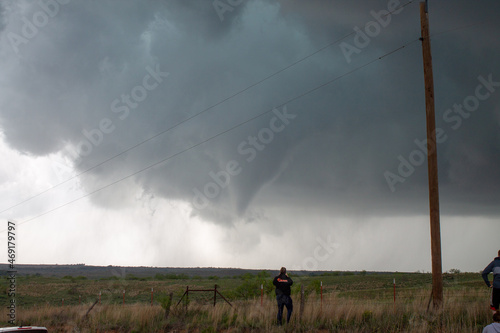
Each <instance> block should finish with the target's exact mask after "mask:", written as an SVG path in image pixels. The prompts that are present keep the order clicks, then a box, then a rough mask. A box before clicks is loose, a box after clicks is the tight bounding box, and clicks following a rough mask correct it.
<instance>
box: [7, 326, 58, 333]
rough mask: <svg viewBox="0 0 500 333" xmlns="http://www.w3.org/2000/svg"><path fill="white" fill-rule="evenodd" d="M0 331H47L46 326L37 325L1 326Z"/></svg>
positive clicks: (42, 332) (45, 332) (41, 332)
mask: <svg viewBox="0 0 500 333" xmlns="http://www.w3.org/2000/svg"><path fill="white" fill-rule="evenodd" d="M0 332H31V333H47V332H48V331H47V328H45V327H39V326H17V327H3V328H0Z"/></svg>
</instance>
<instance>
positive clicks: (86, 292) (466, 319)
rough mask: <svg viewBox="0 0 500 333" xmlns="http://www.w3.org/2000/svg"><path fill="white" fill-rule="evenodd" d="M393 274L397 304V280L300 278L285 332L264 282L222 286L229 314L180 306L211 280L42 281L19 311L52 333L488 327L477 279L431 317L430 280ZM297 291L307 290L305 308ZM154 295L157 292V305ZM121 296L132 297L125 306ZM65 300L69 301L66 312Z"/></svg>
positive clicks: (453, 292) (460, 285)
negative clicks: (186, 296)
mask: <svg viewBox="0 0 500 333" xmlns="http://www.w3.org/2000/svg"><path fill="white" fill-rule="evenodd" d="M396 274H399V275H396V280H397V281H399V283H400V285H398V287H397V291H396V302H395V303H394V298H393V297H394V296H393V286H392V281H393V280H392V279H393V277H394V274H392V275H391V274H389V273H387V274H378V275H372V274H367V275H362V274H357V275H335V276H334V275H332V276H307V277H299V278H296V283H295V285H296V287H295V288H294V289H293V291H294V294H293V295H292V298H293V300H294V313H293V316H292V321H291V323H290V324H289V325H285V326H283V327H278V326H277V325H276V324H275V318H276V302H275V300H274V298H273V293H272V287H270V285H269V281H268V280H266V281H265V282H266V287H265V288H264V289H265V294H264V297H263V299H262V304H261V298H260V283H259V280H260V279H261V278H262V276H261V277H258V276H254V277H249V276H246V277H241V278H239V279H235V278H231V279H229V278H227V279H224V278H221V279H217V280H216V283H217V284H218V286H219V287H218V288H219V289H218V290H220V291H221V293H222V294H224V295H225V296H226V297H227V298H228V299H229V300H230V301H231V303H232V306H230V305H228V304H227V303H225V302H223V301H222V300H221V299H220V298H219V299H218V300H217V304H216V306H213V293H210V292H208V293H199V294H200V295H194V294H190V298H189V303H188V304H186V303H185V302H184V301H181V303H180V304H179V305H178V306H177V302H178V301H179V300H180V298H181V296H182V294H183V292H184V290H185V288H186V285H190V288H195V287H196V286H198V287H202V288H207V287H210V286H211V287H212V288H213V285H214V284H213V283H214V280H215V279H214V278H212V279H199V280H192V279H190V280H182V281H179V280H163V281H154V280H152V279H151V280H145V281H140V280H124V281H105V280H80V281H78V280H75V279H73V280H71V279H60V278H58V279H41V278H38V279H33V281H31V283H28V284H26V285H25V286H24V287H21V286H22V285H23V284H21V283H20V284H19V294H20V295H23V293H24V294H25V296H24V302H25V303H26V304H24V305H21V304H20V305H19V306H18V307H17V309H16V311H17V319H18V323H24V324H27V325H29V324H32V325H40V326H46V327H47V328H49V330H50V332H283V331H287V332H481V330H482V328H483V327H484V326H485V325H487V324H489V323H490V322H491V311H490V310H489V309H488V293H489V290H488V288H486V286H484V284H483V282H482V280H481V278H480V276H479V274H469V273H467V274H464V273H461V274H454V275H447V276H445V303H444V305H443V308H442V309H441V310H439V311H429V310H428V305H429V296H430V282H429V280H430V276H429V274H422V273H408V274H403V273H396ZM66 280H69V281H66ZM320 280H321V281H322V282H323V285H324V288H323V300H322V301H321V297H320V289H319V290H318V286H319V284H318V281H320ZM28 281H29V279H27V280H26V281H24V282H28ZM21 282H23V281H21ZM300 285H303V286H304V290H305V296H304V305H303V307H301V304H300V298H301V296H300V292H299V290H300ZM151 286H153V287H151ZM191 286H193V287H191ZM242 286H243V287H244V288H242ZM105 288H107V289H105ZM151 288H154V290H156V292H155V300H154V302H153V305H151V303H150V290H151ZM75 289H76V290H75ZM121 289H124V290H125V289H126V290H127V299H126V302H125V304H123V298H122V297H123V294H122V292H119V291H120V290H121ZM255 289H257V290H255ZM99 290H107V293H102V299H101V303H100V304H99V303H98V304H96V305H95V306H94V307H93V308H92V310H91V311H90V312H89V313H88V315H87V316H86V315H85V314H86V313H87V311H88V310H89V308H90V307H91V305H92V303H93V302H92V300H94V299H95V297H92V295H96V294H97V293H98V292H99ZM169 292H172V293H173V294H174V297H173V302H172V303H171V306H170V307H169V314H168V317H167V318H165V308H166V307H168V305H167V304H166V302H163V306H162V305H161V303H162V296H163V295H166V294H167V293H169ZM201 294H203V295H201ZM50 295H52V296H50ZM54 295H56V296H54ZM61 295H62V296H65V297H66V299H65V304H64V305H63V304H62V299H61V298H60V296H61ZM81 295H83V296H81ZM20 299H21V300H23V297H21V296H20ZM163 299H167V298H163ZM78 302H81V304H78ZM57 303H59V304H57ZM4 309H5V307H4ZM430 310H432V305H431V309H430ZM285 311H286V310H285ZM4 312H6V310H4ZM3 318H5V317H3ZM1 324H2V325H5V324H6V321H4V320H2V322H1ZM5 326H7V325H5Z"/></svg>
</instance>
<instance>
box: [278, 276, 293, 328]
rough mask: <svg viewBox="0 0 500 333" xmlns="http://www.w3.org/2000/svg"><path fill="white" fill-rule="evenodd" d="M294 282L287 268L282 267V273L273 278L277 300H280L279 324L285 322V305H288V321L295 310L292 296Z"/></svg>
mask: <svg viewBox="0 0 500 333" xmlns="http://www.w3.org/2000/svg"><path fill="white" fill-rule="evenodd" d="M292 284H293V281H292V279H290V277H289V276H288V274H287V273H286V268H285V267H281V269H280V274H279V275H278V276H276V277H275V278H274V280H273V285H275V286H276V301H277V302H278V325H281V324H282V323H283V307H285V306H286V322H287V324H288V323H289V322H290V317H291V316H292V311H293V302H292V298H291V297H290V292H291V290H290V287H291V285H292Z"/></svg>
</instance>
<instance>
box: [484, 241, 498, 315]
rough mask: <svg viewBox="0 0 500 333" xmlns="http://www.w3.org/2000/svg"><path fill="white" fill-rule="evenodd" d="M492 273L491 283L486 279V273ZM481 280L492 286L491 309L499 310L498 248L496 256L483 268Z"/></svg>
mask: <svg viewBox="0 0 500 333" xmlns="http://www.w3.org/2000/svg"><path fill="white" fill-rule="evenodd" d="M490 273H493V284H491V283H490V281H489V280H488V274H490ZM482 276H483V280H484V282H485V283H486V285H487V286H488V287H490V288H493V291H492V294H491V309H492V310H500V309H499V303H500V250H498V257H496V258H495V259H493V261H492V262H490V264H489V265H488V266H486V268H485V269H484V270H483V274H482Z"/></svg>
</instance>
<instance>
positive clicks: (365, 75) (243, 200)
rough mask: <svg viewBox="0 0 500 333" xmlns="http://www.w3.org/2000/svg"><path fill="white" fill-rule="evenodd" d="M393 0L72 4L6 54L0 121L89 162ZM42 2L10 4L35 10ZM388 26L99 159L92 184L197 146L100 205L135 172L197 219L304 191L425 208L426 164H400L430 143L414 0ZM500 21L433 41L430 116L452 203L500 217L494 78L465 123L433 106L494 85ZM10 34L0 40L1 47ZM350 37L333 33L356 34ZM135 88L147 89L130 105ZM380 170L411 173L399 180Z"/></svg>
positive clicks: (340, 203) (483, 10)
mask: <svg viewBox="0 0 500 333" xmlns="http://www.w3.org/2000/svg"><path fill="white" fill-rule="evenodd" d="M397 3H400V4H405V3H406V2H399V1H376V2H363V3H356V4H354V3H349V4H346V3H345V2H340V1H337V2H331V1H320V0H316V1H308V2H302V1H244V2H242V3H241V4H239V5H238V6H234V8H233V9H234V10H232V11H228V12H225V13H224V20H221V19H220V16H219V14H218V13H217V11H216V9H215V8H214V6H213V3H212V2H211V1H194V0H193V1H181V0H178V1H164V2H148V5H147V6H146V5H144V3H142V2H132V1H127V2H123V3H122V2H120V5H119V6H117V5H116V2H113V1H105V2H101V1H99V2H97V1H96V2H82V1H73V2H71V3H70V4H67V5H65V6H64V8H63V7H61V8H60V12H59V13H58V15H57V16H55V17H54V18H52V19H51V21H50V22H49V23H48V24H47V25H46V26H44V27H43V29H40V32H39V34H38V35H37V36H36V37H35V38H33V39H32V40H30V41H29V43H27V44H26V45H24V44H23V45H20V46H19V49H20V50H19V54H15V53H13V54H12V56H11V57H8V56H6V60H5V61H6V62H7V63H8V64H9V66H8V67H7V68H6V69H5V77H6V78H8V79H3V81H2V85H3V86H4V92H3V93H2V102H1V103H2V111H1V123H2V130H3V132H4V133H5V136H6V140H7V141H8V142H9V144H10V145H11V146H12V147H14V148H16V149H18V150H21V151H25V152H28V153H30V154H33V155H43V154H48V153H50V152H55V151H58V150H63V151H64V152H65V154H67V155H68V156H70V157H71V158H72V159H74V161H75V165H76V166H77V167H78V168H79V169H80V170H86V169H87V168H89V167H92V166H94V165H97V164H98V163H100V162H102V161H104V160H106V159H108V158H110V157H112V156H114V155H116V154H118V153H120V152H122V151H123V150H125V149H128V148H129V147H132V146H134V145H136V144H137V143H139V142H143V141H144V140H147V139H148V138H150V137H152V136H153V135H155V134H157V133H160V132H162V131H165V130H166V129H168V128H171V127H173V126H175V125H176V124H178V123H179V122H181V121H183V120H185V119H187V118H188V117H191V116H193V115H196V114H197V113H200V112H202V111H204V110H206V109H207V108H209V107H210V106H213V105H215V104H217V103H219V102H220V101H222V100H224V99H225V98H227V97H229V96H232V95H233V94H235V93H237V92H239V91H241V90H243V89H245V88H247V87H249V86H250V85H252V84H253V83H255V82H258V81H259V80H261V79H262V78H264V77H267V76H268V75H269V74H272V73H275V72H277V71H279V70H280V69H282V68H284V67H285V66H288V65H289V64H291V63H293V62H295V61H297V60H299V59H301V58H303V57H305V56H307V55H308V54H311V53H313V52H314V51H316V50H318V49H319V48H321V47H323V46H324V45H326V44H327V43H329V42H332V41H335V40H338V39H339V38H340V37H343V36H346V35H347V34H349V33H351V32H354V31H356V30H354V29H355V28H356V27H357V28H359V29H361V30H363V29H365V24H366V23H369V22H370V21H374V22H375V21H376V18H375V16H374V15H379V14H380V13H383V11H384V10H387V8H389V7H390V6H392V5H394V4H397ZM447 5H449V6H453V7H451V8H453V10H452V11H450V10H449V7H448V6H447ZM33 6H34V7H36V5H32V7H33ZM432 6H435V12H432V15H431V17H430V18H431V27H432V30H433V32H440V31H445V30H450V29H453V28H455V27H460V26H463V25H464V23H465V24H469V23H470V24H476V23H481V22H487V21H488V20H491V19H493V18H495V17H497V14H498V13H500V8H499V5H498V4H497V3H496V2H493V1H484V2H481V3H480V4H472V3H470V2H466V1H459V2H447V3H446V5H445V4H444V3H441V4H440V5H438V4H436V5H434V4H431V9H432V8H433V7H432ZM37 10H40V9H39V8H31V10H26V11H25V12H23V13H21V14H19V13H17V14H16V15H17V16H15V15H14V14H13V15H14V16H15V17H18V18H19V17H22V15H25V16H26V17H29V16H30V15H29V14H31V13H33V12H35V11H37ZM372 12H374V13H375V14H373V13H372ZM26 13H28V14H26ZM378 17H380V16H378ZM386 20H387V18H386ZM19 22H20V23H19ZM386 22H387V26H386V27H381V28H380V31H379V32H378V33H377V34H376V36H373V37H371V38H370V42H369V43H367V45H364V46H363V47H360V46H359V45H358V46H357V48H358V49H359V51H360V52H359V53H353V54H351V56H350V61H347V58H346V56H345V53H343V51H342V49H341V47H340V42H339V43H337V44H335V45H332V46H331V47H330V48H329V49H326V50H324V51H323V52H321V53H318V54H317V55H315V56H313V57H311V58H309V59H306V60H305V61H303V62H301V63H299V64H297V65H296V66H294V67H293V68H290V69H288V70H286V71H284V72H282V73H280V74H278V75H276V76H274V77H272V78H270V79H269V80H266V81H265V82H263V83H261V84H259V85H258V86H255V87H252V88H251V89H249V90H246V91H245V92H243V93H241V94H239V95H237V96H235V97H234V98H232V99H230V100H228V101H226V102H224V103H222V104H220V105H217V106H216V107H213V108H211V109H210V110H208V111H207V112H204V113H203V114H202V115H200V116H197V117H195V118H193V119H192V120H189V121H187V122H186V123H184V124H182V125H181V126H179V127H176V128H175V129H172V130H170V131H168V132H167V133H165V134H163V135H161V136H158V137H156V138H155V139H153V140H149V141H147V143H145V144H143V145H140V146H139V147H137V148H136V149H133V150H130V151H128V152H127V153H126V154H123V155H121V156H120V157H118V158H116V159H113V160H112V161H110V162H108V163H106V164H104V165H102V166H99V167H98V168H96V169H93V170H92V171H91V172H90V173H89V174H87V175H86V176H83V177H82V183H83V185H84V187H85V188H86V189H87V190H88V191H93V190H95V189H98V188H100V187H103V186H105V185H106V184H108V183H110V182H111V181H114V180H118V179H121V178H123V177H126V176H128V175H130V174H132V173H134V172H137V171H139V170H142V169H144V168H147V167H148V166H151V165H153V164H155V163H157V162H159V161H162V160H164V159H166V158H167V157H169V156H173V155H175V154H177V153H179V152H182V151H184V150H186V149H189V148H190V147H192V146H193V145H197V146H196V147H194V148H192V149H189V150H187V151H185V152H184V153H182V154H180V155H178V156H175V157H173V158H171V159H168V160H167V161H165V162H163V163H161V164H158V165H156V166H155V167H152V168H149V169H147V170H145V171H143V172H141V173H138V174H137V175H135V176H134V177H133V181H132V182H130V183H129V182H127V184H129V185H128V186H121V187H120V192H121V196H117V195H113V187H111V188H109V189H106V190H105V191H103V192H101V193H98V194H97V195H95V196H93V197H92V198H93V200H94V202H95V203H97V204H100V205H104V206H108V205H110V206H113V207H117V206H119V205H120V201H121V200H123V195H124V193H125V194H126V193H127V188H131V186H133V184H135V185H136V186H139V187H142V188H144V189H145V190H146V191H147V192H148V193H151V194H152V195H158V196H162V197H166V198H171V199H179V200H183V201H187V202H189V203H191V204H192V205H193V209H194V210H193V213H194V214H199V215H201V216H203V217H205V218H207V219H211V220H213V221H215V222H220V223H230V222H231V221H233V220H234V219H235V218H240V217H243V218H248V220H253V219H254V216H256V215H255V214H256V213H255V212H256V211H255V210H254V208H257V207H255V205H258V204H257V202H260V203H259V205H262V200H263V198H265V205H269V206H273V203H280V205H281V204H283V205H284V206H286V204H289V205H295V204H296V203H297V202H300V203H302V204H304V205H307V206H312V207H317V209H318V211H321V212H323V213H324V214H327V215H328V214H332V213H335V214H341V215H352V214H359V215H368V214H370V215H373V214H375V215H380V216H388V215H401V214H425V212H426V209H427V194H426V193H427V192H426V191H427V188H426V186H427V185H426V182H427V178H426V164H425V163H423V164H421V165H416V166H411V168H413V171H412V172H408V173H409V175H408V176H406V175H405V176H404V177H403V176H402V175H401V174H400V173H399V171H398V170H399V168H403V169H404V167H400V165H401V163H406V162H401V161H402V159H404V160H405V161H407V160H409V158H410V155H411V154H412V152H414V151H420V150H419V146H418V145H417V144H416V143H415V140H417V141H419V142H421V141H422V140H423V139H425V113H424V100H423V98H424V97H423V74H422V60H421V49H420V45H419V42H418V41H417V42H414V43H412V44H409V43H410V42H412V41H415V40H417V39H418V38H419V36H420V26H419V12H418V4H417V3H414V4H410V5H408V6H405V7H404V8H402V9H401V10H399V11H398V13H397V14H394V15H392V16H391V21H390V22H389V21H386ZM21 29H22V21H17V23H16V22H13V19H12V18H11V19H10V23H9V25H8V26H7V27H6V29H5V31H18V32H19V31H21ZM498 30H499V26H498V24H497V23H493V24H492V23H488V24H483V25H477V26H472V27H469V28H467V29H462V30H456V31H452V32H449V33H447V34H442V35H437V36H435V37H434V38H433V58H434V66H435V70H434V72H435V82H436V118H437V125H438V126H440V127H441V128H442V129H443V131H445V134H446V136H447V139H446V140H444V142H442V143H441V144H440V145H439V159H440V160H439V162H440V165H439V167H440V181H441V184H442V188H441V192H442V203H443V209H444V211H446V212H447V213H448V214H457V213H459V214H479V213H482V212H484V213H485V214H497V213H498V212H497V205H496V204H495V202H498V199H499V198H498V196H499V192H498V189H497V188H498V186H496V185H498V184H499V180H500V179H499V176H498V173H497V172H496V170H497V167H498V162H499V161H498V159H499V158H498V156H500V155H499V154H498V152H499V148H500V147H499V140H498V124H499V112H500V110H499V108H498V102H499V100H500V88H498V87H496V86H494V87H493V88H494V90H495V91H491V92H490V96H489V97H488V98H486V99H484V100H481V101H480V105H479V106H478V108H477V110H476V111H473V112H469V114H470V115H469V117H467V118H463V119H462V120H463V121H462V123H461V125H460V126H459V128H456V129H454V128H453V127H452V125H453V124H454V122H450V121H448V120H446V119H445V118H444V117H443V115H444V113H445V112H446V110H447V109H450V108H451V109H452V110H453V106H454V104H460V103H464V100H466V98H467V97H468V96H471V95H472V96H473V95H474V93H475V89H476V87H477V86H478V85H479V84H481V81H480V80H479V79H478V78H479V76H482V77H483V78H486V79H488V77H489V76H491V77H492V80H493V81H494V82H497V81H500V72H498V69H497V66H496V59H495V57H496V55H498V51H499V50H498V45H497V44H495V43H494V42H493V41H494V38H495V37H494V36H497V35H498V32H499V31H498ZM5 31H4V33H3V36H2V40H3V46H2V47H3V48H5V47H8V46H9V42H8V40H7V39H6V35H5ZM354 38H355V35H354V34H353V35H350V36H348V37H347V38H346V39H344V40H343V42H345V43H349V44H350V45H351V46H356V44H355V39H354ZM406 44H409V45H408V46H407V47H406V48H405V49H403V50H401V51H399V52H397V53H395V54H392V55H390V56H387V57H385V58H383V59H380V60H378V61H376V62H374V63H373V64H371V65H370V66H367V67H364V68H362V69H359V70H357V69H358V68H359V67H361V66H363V65H364V64H366V63H368V62H369V61H372V60H375V59H377V58H378V57H381V56H383V55H385V54H387V53H389V52H391V51H393V50H395V49H397V48H399V47H401V46H402V45H406ZM353 70H355V71H354V72H353V73H351V74H349V75H347V76H345V77H342V78H341V79H339V80H338V81H335V82H333V83H331V84H329V85H327V86H325V87H323V88H321V89H319V90H317V91H314V92H311V93H310V94H307V95H305V96H303V97H301V98H298V99H295V98H296V97H297V96H299V95H301V94H303V93H305V92H307V91H309V90H310V89H312V88H315V87H317V86H319V85H321V84H323V83H325V82H327V81H329V80H332V79H334V78H337V77H340V76H341V75H343V74H344V73H347V72H350V71H353ZM153 86H154V88H153ZM147 87H149V88H151V89H149V88H148V89H146V88H147ZM497 90H498V91H497ZM144 92H146V94H147V97H144V96H145V95H144ZM134 94H135V96H140V97H141V96H142V97H144V98H142V97H141V98H136V99H135V100H132V101H131V100H130V98H133V97H131V96H134ZM137 94H142V95H137ZM127 96H128V97H127ZM127 99H128V102H127ZM273 109H275V111H274V112H273V111H272V110H273ZM264 111H269V112H268V113H267V114H265V115H262V116H260V117H258V118H257V119H255V120H253V121H251V122H249V123H246V124H244V125H242V126H239V127H237V128H235V129H234V130H232V131H230V132H228V133H225V134H223V135H221V136H218V137H217V138H215V139H213V140H209V141H208V142H206V143H204V144H201V145H198V144H199V143H200V142H203V141H205V140H208V139H210V138H212V137H213V136H216V135H218V134H219V133H222V132H225V131H227V130H228V129H230V128H232V127H235V126H238V125H239V124H240V123H242V122H244V121H246V120H248V119H250V118H252V117H254V116H257V115H259V114H261V113H263V112H264ZM453 112H454V111H453ZM277 113H279V114H280V115H281V118H280V117H279V116H277ZM284 114H288V115H289V118H286V116H284ZM453 115H455V116H456V113H453ZM283 117H284V118H283ZM282 118H283V119H285V120H283V119H282ZM273 119H278V120H273ZM92 140H94V141H95V142H96V144H94V143H92V142H91V141H92ZM83 142H87V146H85V147H86V149H87V150H86V152H85V154H83V153H82V150H81V149H82V147H84V146H82V143H83ZM79 149H80V150H79ZM415 154H416V153H415ZM415 154H414V155H415ZM420 154H423V153H420ZM415 156H417V155H415ZM400 157H401V159H400ZM386 172H391V173H393V174H394V175H396V176H399V177H402V178H404V182H402V181H398V182H396V183H393V184H392V185H393V186H392V188H391V186H390V185H389V184H388V181H387V179H386V177H385V176H384V174H385V173H386ZM200 193H201V194H200ZM464 203H467V205H464ZM254 204H255V205H254ZM257 215H258V214H257Z"/></svg>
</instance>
